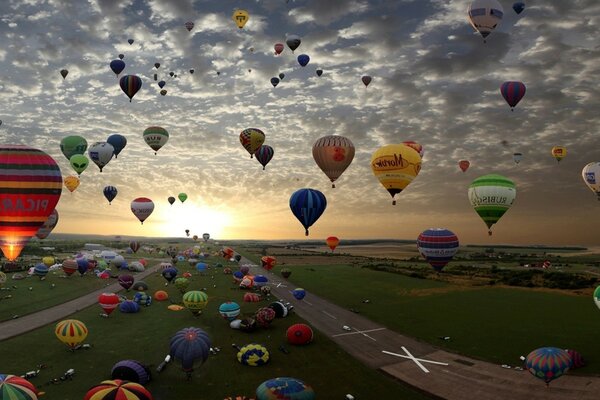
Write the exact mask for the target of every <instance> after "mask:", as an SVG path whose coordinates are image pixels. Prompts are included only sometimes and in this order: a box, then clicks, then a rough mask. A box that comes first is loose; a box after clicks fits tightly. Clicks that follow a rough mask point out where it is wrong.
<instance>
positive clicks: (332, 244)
mask: <svg viewBox="0 0 600 400" xmlns="http://www.w3.org/2000/svg"><path fill="white" fill-rule="evenodd" d="M325 243H326V244H327V246H328V247H329V248H330V249H331V252H332V253H333V251H334V250H335V248H336V247H337V245H338V244H340V239H338V238H337V237H335V236H329V237H328V238H327V239H325Z"/></svg>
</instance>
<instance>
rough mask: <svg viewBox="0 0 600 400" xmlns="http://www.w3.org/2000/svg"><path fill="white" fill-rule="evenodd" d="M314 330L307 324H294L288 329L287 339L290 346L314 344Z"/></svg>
mask: <svg viewBox="0 0 600 400" xmlns="http://www.w3.org/2000/svg"><path fill="white" fill-rule="evenodd" d="M313 337H314V333H313V330H312V329H311V328H310V326H308V325H306V324H294V325H292V326H290V327H289V328H288V329H287V332H286V338H287V341H288V343H289V344H295V345H305V344H309V343H310V342H312V340H313Z"/></svg>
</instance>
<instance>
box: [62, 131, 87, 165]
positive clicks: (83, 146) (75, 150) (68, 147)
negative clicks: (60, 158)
mask: <svg viewBox="0 0 600 400" xmlns="http://www.w3.org/2000/svg"><path fill="white" fill-rule="evenodd" d="M87 146H88V143H87V141H86V140H85V138H83V137H81V136H66V137H64V138H62V140H61V141H60V151H62V153H63V154H64V156H65V157H66V158H67V160H70V159H71V157H73V156H74V155H75V154H84V153H85V151H86V150H87Z"/></svg>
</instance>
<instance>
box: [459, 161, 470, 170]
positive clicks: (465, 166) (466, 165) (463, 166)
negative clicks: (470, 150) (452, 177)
mask: <svg viewBox="0 0 600 400" xmlns="http://www.w3.org/2000/svg"><path fill="white" fill-rule="evenodd" d="M470 165H471V163H470V162H469V161H468V160H460V161H459V162H458V167H459V168H460V169H461V171H462V172H467V170H468V169H469V166H470Z"/></svg>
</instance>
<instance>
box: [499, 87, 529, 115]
mask: <svg viewBox="0 0 600 400" xmlns="http://www.w3.org/2000/svg"><path fill="white" fill-rule="evenodd" d="M500 93H501V94H502V97H504V100H506V102H507V103H508V105H509V106H510V109H511V110H512V111H514V109H515V107H516V106H517V104H518V103H519V101H521V99H522V98H523V96H525V85H524V84H523V82H517V81H509V82H504V83H503V84H502V86H500Z"/></svg>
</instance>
